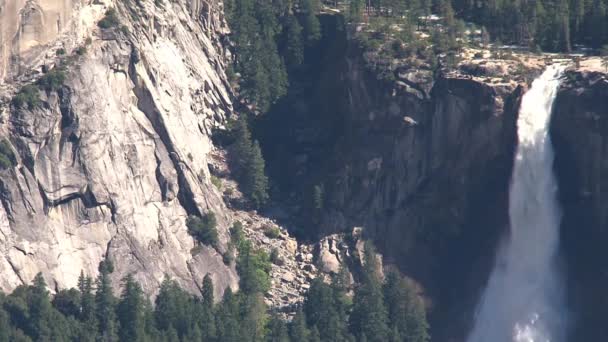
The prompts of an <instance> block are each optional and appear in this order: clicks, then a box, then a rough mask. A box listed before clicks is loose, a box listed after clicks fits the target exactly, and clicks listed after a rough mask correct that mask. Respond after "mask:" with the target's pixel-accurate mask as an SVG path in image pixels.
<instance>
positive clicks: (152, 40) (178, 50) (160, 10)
mask: <svg viewBox="0 0 608 342" xmlns="http://www.w3.org/2000/svg"><path fill="white" fill-rule="evenodd" d="M5 6H8V5H5ZM10 6H17V8H12V7H10V11H9V10H8V9H4V10H3V11H2V12H0V13H2V16H3V17H2V18H1V19H2V20H0V22H2V25H3V26H2V30H0V31H1V32H2V37H3V38H2V41H1V42H2V44H1V46H2V49H3V50H2V51H3V54H2V61H3V63H4V67H2V68H0V72H2V75H3V76H6V80H7V84H9V85H10V87H5V88H4V91H3V93H2V102H1V103H0V113H1V120H0V133H1V134H0V135H1V136H2V138H3V139H7V141H10V145H11V147H12V149H13V150H14V152H15V154H16V156H17V163H16V165H15V166H14V167H11V168H8V169H6V170H3V171H1V172H0V200H1V202H2V206H1V207H0V232H1V234H0V251H1V252H0V274H2V277H0V289H2V290H5V291H10V290H11V289H13V288H15V287H16V286H17V285H20V284H23V283H30V281H31V280H32V279H33V277H34V276H35V275H36V273H37V272H42V273H43V274H44V276H45V278H46V280H47V282H48V283H49V284H50V286H51V287H52V288H53V289H59V288H65V287H72V286H75V285H76V282H77V278H78V275H79V273H80V272H81V270H82V271H84V273H85V274H89V275H91V276H95V275H96V274H97V265H98V263H99V261H100V260H102V259H103V258H104V257H107V258H110V259H111V260H113V261H115V262H114V264H115V269H116V271H115V272H114V274H113V277H114V280H115V284H120V281H119V280H120V279H122V278H123V277H124V276H125V275H127V274H129V273H133V274H134V276H135V278H136V280H138V281H139V282H140V283H141V284H142V286H143V288H144V290H145V291H146V292H148V293H154V292H155V291H156V290H157V288H158V285H159V283H160V282H161V281H162V279H163V278H164V276H165V274H166V275H168V276H170V277H172V278H174V279H176V280H177V281H178V282H179V283H180V284H181V285H182V286H183V287H185V288H186V289H189V290H191V291H197V289H198V287H199V286H200V284H201V282H202V279H203V277H204V276H205V274H207V273H210V274H211V275H212V278H213V280H214V282H215V284H216V289H217V292H218V293H217V294H218V295H219V294H220V293H221V292H223V289H224V288H225V287H227V286H232V287H236V285H237V276H236V271H235V269H234V267H229V266H226V265H224V263H223V261H222V256H221V255H220V252H222V251H224V250H225V242H226V241H227V239H228V233H227V228H228V225H229V224H230V222H231V218H230V217H229V214H228V213H227V212H226V210H225V207H224V204H223V201H222V199H221V194H220V193H219V191H218V190H217V189H216V188H215V187H214V186H213V185H212V184H211V181H210V174H209V170H208V153H209V152H210V151H211V150H212V149H213V148H214V147H213V145H212V144H211V141H210V131H211V129H212V128H214V127H216V126H221V125H222V124H223V122H224V120H225V118H226V117H227V116H228V115H230V114H231V113H232V104H231V90H230V88H229V85H228V83H227V80H226V76H225V73H224V69H225V65H226V64H225V63H226V60H227V58H226V56H225V51H224V48H223V46H222V44H221V39H222V36H223V35H225V34H226V33H227V32H228V31H227V28H226V25H225V22H224V19H223V10H222V8H221V7H220V5H219V4H217V3H206V2H205V3H203V2H200V1H186V0H183V1H171V2H169V1H146V0H143V1H133V2H131V1H120V2H116V3H110V2H107V3H99V2H92V3H87V4H72V3H70V2H69V1H67V2H66V1H61V0H58V1H44V2H43V3H38V2H36V1H28V2H27V3H26V4H21V5H20V3H16V2H11V3H10ZM111 6H114V7H115V8H116V10H117V13H118V18H119V20H120V24H119V25H118V26H117V27H115V28H110V29H100V28H98V27H97V25H96V23H97V21H98V20H99V19H101V18H102V17H103V14H104V13H105V11H106V10H107V9H108V8H110V7H111ZM210 6H212V7H210ZM213 6H215V7H213ZM31 8H35V9H36V11H37V12H36V13H38V14H37V15H38V16H39V17H43V18H46V19H45V20H46V21H44V22H38V23H33V22H32V21H31V20H33V19H31V20H30V19H27V20H26V18H25V17H24V15H23V13H29V11H31ZM59 9H61V11H60V10H59ZM70 9H71V10H70ZM15 13H21V14H20V15H17V16H15ZM7 16H8V17H7ZM59 17H61V18H62V19H61V20H60V22H61V23H63V22H64V21H65V23H66V24H65V25H64V24H57V25H58V26H57V30H58V32H59V33H58V32H56V31H54V30H55V29H54V28H49V27H48V25H50V24H49V21H53V22H54V21H55V19H54V18H59ZM5 18H12V19H13V20H5ZM17 18H20V19H19V20H17V21H15V19H17ZM57 20H58V19H57ZM67 23H72V25H71V26H70V25H68V24H67ZM53 25H55V24H53ZM80 25H84V26H86V28H87V29H86V30H84V31H82V30H80V29H79V27H80ZM51 26H52V25H51ZM28 27H32V28H31V30H30V29H29V28H28ZM52 27H54V26H52ZM25 31H27V32H30V31H31V32H38V31H40V32H44V33H45V34H46V36H44V37H41V38H35V39H34V38H31V37H30V36H27V37H25V36H24V35H23V32H25ZM83 32H88V33H89V34H88V35H86V37H85V36H82V33H83ZM26 38H27V39H26ZM87 38H89V39H87ZM9 42H13V44H12V45H11V44H9ZM15 44H16V45H15ZM16 46H17V47H16ZM27 46H29V47H30V48H31V49H30V50H28V47H27ZM34 47H36V49H40V53H39V54H40V55H44V56H46V59H44V60H42V62H41V63H38V62H36V61H34V60H26V59H24V58H23V56H24V55H25V53H26V52H27V51H31V52H32V53H34ZM77 47H80V49H79V50H78V51H75V50H76V48H77ZM60 48H61V49H64V50H65V53H66V55H65V56H64V57H59V56H58V55H59V54H57V53H56V50H57V49H60ZM15 49H17V50H15ZM83 49H84V50H83ZM7 53H9V55H7ZM59 58H61V59H62V60H61V62H58V59H59ZM7 60H8V61H9V62H8V64H7V62H6V61H7ZM54 64H61V65H62V66H63V67H65V74H66V80H65V82H64V84H63V86H61V87H60V88H59V89H58V90H57V91H41V100H42V102H41V105H39V106H33V107H32V108H27V107H25V108H17V107H16V106H14V105H11V101H10V100H11V97H12V95H14V91H15V90H17V89H18V87H19V86H20V85H23V84H25V81H24V79H26V78H27V79H28V82H33V80H34V79H35V77H36V76H35V75H36V74H37V73H39V72H40V70H42V69H49V68H52V66H53V65H54ZM25 67H27V70H28V71H27V72H26V71H21V72H19V73H18V74H16V72H17V70H22V69H23V68H25ZM26 75H29V76H28V77H29V78H28V77H26ZM209 211H213V212H215V213H216V216H217V218H218V229H219V232H220V240H221V241H222V243H221V245H220V247H219V252H218V251H216V250H214V249H212V248H210V247H206V246H203V247H200V248H195V242H194V240H193V239H192V237H191V236H190V235H189V234H188V232H187V228H186V225H185V220H186V218H187V216H188V215H189V214H199V215H200V214H203V213H206V212H209Z"/></svg>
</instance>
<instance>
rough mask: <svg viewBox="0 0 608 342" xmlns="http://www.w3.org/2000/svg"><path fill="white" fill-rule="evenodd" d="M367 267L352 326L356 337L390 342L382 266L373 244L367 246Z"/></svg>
mask: <svg viewBox="0 0 608 342" xmlns="http://www.w3.org/2000/svg"><path fill="white" fill-rule="evenodd" d="M364 261H365V266H364V272H363V281H362V284H361V286H360V287H359V288H358V289H357V290H356V291H355V297H354V299H353V304H354V305H353V312H352V314H351V317H350V326H351V329H352V331H353V332H355V335H357V336H359V338H361V337H362V336H363V335H365V336H366V337H367V339H368V340H369V341H377V342H381V341H387V340H388V333H389V330H388V324H387V323H388V317H387V310H386V307H385V305H384V298H383V295H382V284H381V279H380V265H379V264H378V261H377V258H376V253H375V251H374V248H373V247H372V246H371V243H367V244H366V246H365V259H364Z"/></svg>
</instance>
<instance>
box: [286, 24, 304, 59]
mask: <svg viewBox="0 0 608 342" xmlns="http://www.w3.org/2000/svg"><path fill="white" fill-rule="evenodd" d="M303 61H304V44H303V43H302V26H301V25H300V23H299V22H298V19H297V18H296V17H295V16H293V15H290V16H289V17H288V18H287V52H286V56H285V62H286V64H287V66H288V67H295V66H298V65H300V64H302V62H303Z"/></svg>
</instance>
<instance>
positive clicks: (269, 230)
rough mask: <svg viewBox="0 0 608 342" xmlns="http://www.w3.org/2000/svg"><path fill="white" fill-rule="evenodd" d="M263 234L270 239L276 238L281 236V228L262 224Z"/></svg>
mask: <svg viewBox="0 0 608 342" xmlns="http://www.w3.org/2000/svg"><path fill="white" fill-rule="evenodd" d="M263 229H264V235H266V237H268V238H270V239H278V238H280V237H281V230H280V229H279V228H278V227H276V226H264V228H263Z"/></svg>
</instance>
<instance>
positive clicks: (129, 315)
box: [117, 274, 146, 342]
mask: <svg viewBox="0 0 608 342" xmlns="http://www.w3.org/2000/svg"><path fill="white" fill-rule="evenodd" d="M117 311H118V320H119V322H120V328H119V330H118V336H119V338H120V340H121V341H133V342H144V341H146V333H145V317H144V297H143V291H142V289H141V286H140V285H139V284H138V283H137V282H135V280H134V279H133V276H132V275H131V274H129V275H128V276H126V277H125V278H124V279H123V291H122V295H121V297H120V301H119V303H118V308H117Z"/></svg>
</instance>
